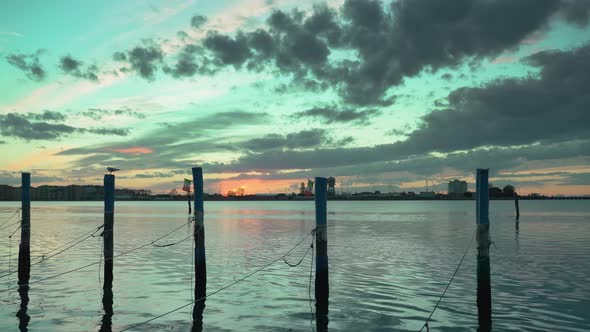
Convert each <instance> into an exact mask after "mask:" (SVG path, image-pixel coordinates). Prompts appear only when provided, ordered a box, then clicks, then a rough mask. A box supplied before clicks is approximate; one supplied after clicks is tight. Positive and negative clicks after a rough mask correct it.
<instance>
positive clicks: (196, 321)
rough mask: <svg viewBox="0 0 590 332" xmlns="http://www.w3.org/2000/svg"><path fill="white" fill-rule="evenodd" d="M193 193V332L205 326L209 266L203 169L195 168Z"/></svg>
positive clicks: (193, 169)
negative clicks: (206, 250)
mask: <svg viewBox="0 0 590 332" xmlns="http://www.w3.org/2000/svg"><path fill="white" fill-rule="evenodd" d="M192 171H193V185H194V190H193V193H194V195H195V201H194V204H195V206H194V209H193V210H194V213H195V223H194V228H193V236H194V241H195V252H194V255H195V305H194V307H193V330H200V329H201V328H202V324H203V311H204V310H205V296H206V292H207V264H206V259H205V227H204V208H203V169H202V168H201V167H193V168H192Z"/></svg>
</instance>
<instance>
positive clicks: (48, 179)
mask: <svg viewBox="0 0 590 332" xmlns="http://www.w3.org/2000/svg"><path fill="white" fill-rule="evenodd" d="M0 6H1V7H0V73H1V75H0V90H1V91H2V93H1V94H0V184H11V185H16V184H19V182H20V174H19V173H20V172H21V171H30V172H31V173H32V182H33V185H34V186H37V185H40V184H59V185H61V184H101V183H102V176H103V174H104V172H105V168H106V167H107V166H113V167H117V168H121V171H119V172H117V187H129V188H136V189H151V190H153V191H155V192H167V191H169V190H171V189H172V188H177V189H180V187H181V186H182V180H183V178H184V177H190V168H191V167H192V166H195V165H198V166H202V167H203V169H204V172H205V181H206V189H205V191H208V192H217V191H219V188H220V187H221V190H222V192H224V193H225V192H227V191H228V190H230V189H232V188H235V187H238V186H245V187H246V192H247V193H269V192H270V193H278V192H285V191H286V190H289V191H297V189H296V188H298V186H299V183H300V182H301V181H305V180H306V179H308V178H313V177H315V176H326V177H328V176H334V177H336V179H337V191H338V192H339V191H340V188H341V186H343V187H344V188H346V187H348V188H350V190H351V191H364V190H371V191H373V190H381V191H389V190H392V191H421V190H424V186H425V181H426V180H428V181H429V183H430V184H431V186H430V188H432V189H434V190H437V191H441V192H444V191H446V188H447V185H446V184H447V182H448V181H449V180H452V179H454V178H458V179H464V180H466V181H468V182H469V183H470V185H469V189H470V190H472V191H473V190H474V185H473V182H474V179H473V177H474V171H475V169H476V168H478V167H480V168H490V172H491V182H493V183H494V184H495V185H497V186H504V185H506V184H509V183H510V184H513V185H514V186H515V187H516V188H517V191H519V193H521V194H527V193H531V192H538V193H544V194H575V195H578V194H590V20H589V15H590V1H586V0H526V1H525V0H522V1H516V0H515V1H487V0H486V1H483V0H482V1H472V0H453V1H424V0H409V1H405V0H398V1H393V2H390V1H383V2H381V1H369V0H362V1H361V0H357V1H355V0H348V1H336V0H334V1H301V0H298V1H291V0H275V1H272V0H241V1H237V0H215V1H213V0H211V1H205V0H194V1H147V0H146V1H140V0H137V1H100V2H98V1H84V2H81V1H41V0H39V1H5V2H3V3H2V4H1V5H0Z"/></svg>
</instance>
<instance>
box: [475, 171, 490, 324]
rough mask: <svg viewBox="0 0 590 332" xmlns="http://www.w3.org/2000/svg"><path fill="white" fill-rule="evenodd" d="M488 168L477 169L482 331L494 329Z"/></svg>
mask: <svg viewBox="0 0 590 332" xmlns="http://www.w3.org/2000/svg"><path fill="white" fill-rule="evenodd" d="M488 172H489V171H488V169H480V168H478V169H477V178H476V190H477V208H476V209H477V243H478V248H477V317H478V323H479V331H480V332H489V331H491V330H492V290H491V285H490V219H489V209H490V193H489V187H488Z"/></svg>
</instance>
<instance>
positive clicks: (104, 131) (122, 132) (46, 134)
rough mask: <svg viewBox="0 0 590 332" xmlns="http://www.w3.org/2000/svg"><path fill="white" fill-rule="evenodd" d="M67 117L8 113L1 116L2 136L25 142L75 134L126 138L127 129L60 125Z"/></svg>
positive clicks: (49, 112) (0, 128) (59, 114)
mask: <svg viewBox="0 0 590 332" xmlns="http://www.w3.org/2000/svg"><path fill="white" fill-rule="evenodd" d="M63 120H65V116H64V115H63V114H61V113H58V112H52V111H45V112H43V113H40V114H34V113H27V114H19V113H7V114H0V135H2V136H5V137H16V138H21V139H24V140H27V141H28V140H55V139H59V138H61V137H63V136H67V135H70V134H74V133H90V134H95V135H115V136H126V135H127V134H128V133H129V131H128V130H127V129H117V128H78V127H73V126H69V125H66V124H64V123H58V122H62V121H63Z"/></svg>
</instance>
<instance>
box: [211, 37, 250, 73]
mask: <svg viewBox="0 0 590 332" xmlns="http://www.w3.org/2000/svg"><path fill="white" fill-rule="evenodd" d="M203 46H204V47H205V48H207V49H208V50H210V51H211V52H213V54H214V55H215V56H216V57H217V59H218V60H219V63H220V64H221V65H234V66H236V67H239V66H240V65H242V64H243V63H244V62H245V61H246V60H247V59H248V58H249V57H250V55H251V52H250V49H249V48H248V40H247V39H246V36H245V35H244V34H241V33H238V34H237V35H236V36H235V37H234V38H232V37H229V36H226V35H222V34H220V33H217V32H214V31H210V32H208V33H207V36H206V37H205V39H204V40H203Z"/></svg>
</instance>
